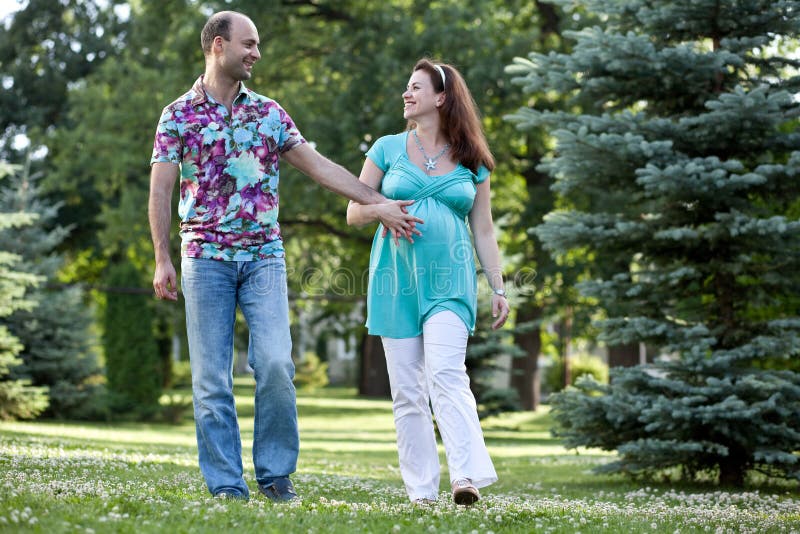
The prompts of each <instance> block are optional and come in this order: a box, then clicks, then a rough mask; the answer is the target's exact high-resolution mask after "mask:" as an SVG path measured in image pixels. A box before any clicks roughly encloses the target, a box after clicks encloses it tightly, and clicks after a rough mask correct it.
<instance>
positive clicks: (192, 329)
mask: <svg viewBox="0 0 800 534" xmlns="http://www.w3.org/2000/svg"><path fill="white" fill-rule="evenodd" d="M181 286H182V290H183V295H184V298H185V301H186V330H187V334H188V338H189V359H190V361H191V369H192V392H193V399H194V417H195V425H196V427H197V448H198V456H199V463H200V470H201V471H202V473H203V476H204V477H205V480H206V484H207V485H208V489H209V491H210V492H211V493H212V494H217V493H219V492H221V491H226V492H229V493H235V494H241V495H242V496H244V497H248V496H249V491H248V487H247V484H245V481H244V478H243V468H242V443H241V436H240V434H239V423H238V419H237V417H236V407H235V405H234V398H233V325H234V319H235V314H236V306H237V304H238V305H239V307H240V308H241V310H242V313H243V315H244V317H245V319H246V320H247V325H248V327H249V330H250V340H249V347H248V363H249V364H250V367H252V368H253V369H254V371H255V381H256V388H255V421H254V426H253V464H254V466H255V472H256V480H257V481H258V482H259V483H264V482H268V481H269V480H270V479H272V478H274V477H281V476H287V475H289V474H291V473H293V472H294V471H295V469H296V466H297V454H298V451H299V448H300V440H299V436H298V430H297V405H296V398H295V388H294V384H293V383H292V379H293V378H294V363H293V362H292V355H291V349H292V341H291V336H290V333H289V302H288V298H287V297H288V295H287V288H286V265H285V263H284V259H283V258H267V259H264V260H259V261H218V260H209V259H195V258H183V259H182V261H181Z"/></svg>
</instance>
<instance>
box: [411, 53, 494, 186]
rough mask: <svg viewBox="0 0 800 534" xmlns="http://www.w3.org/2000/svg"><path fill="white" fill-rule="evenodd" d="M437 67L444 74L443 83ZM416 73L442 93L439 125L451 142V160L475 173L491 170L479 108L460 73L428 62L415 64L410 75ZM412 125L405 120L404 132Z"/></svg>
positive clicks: (492, 164) (413, 125) (423, 61)
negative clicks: (423, 73) (443, 95)
mask: <svg viewBox="0 0 800 534" xmlns="http://www.w3.org/2000/svg"><path fill="white" fill-rule="evenodd" d="M437 67H439V68H441V69H442V71H443V72H444V78H445V79H444V83H443V82H442V75H441V73H440V72H439V69H438V68H437ZM418 70H424V71H425V72H427V73H428V75H429V76H430V77H431V81H432V82H433V88H434V89H435V90H436V92H437V93H441V92H442V91H444V92H445V99H444V103H443V104H442V105H441V106H440V107H439V119H440V121H439V122H440V124H441V130H442V134H444V136H445V137H446V138H447V140H448V142H449V143H450V147H451V150H452V154H453V159H454V160H455V161H458V162H459V163H461V164H462V165H463V166H464V167H466V168H468V169H469V170H471V171H472V172H475V173H477V172H478V167H480V166H481V165H483V166H484V167H486V168H487V169H489V170H490V171H492V170H494V157H493V156H492V152H491V151H490V150H489V144H488V143H487V142H486V136H484V134H483V127H482V126H481V119H480V114H479V113H478V106H477V105H476V104H475V100H474V99H473V98H472V94H471V93H470V92H469V89H468V88H467V84H466V82H465V81H464V78H462V77H461V74H460V73H459V72H458V71H457V70H456V69H455V67H453V66H451V65H447V64H446V63H433V62H432V61H431V60H429V59H420V60H419V61H417V64H416V65H414V69H413V70H412V73H413V72H416V71H418ZM415 126H416V123H414V121H411V120H410V121H408V124H407V129H409V130H411V129H412V128H414V127H415Z"/></svg>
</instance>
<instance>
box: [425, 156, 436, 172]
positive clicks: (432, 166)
mask: <svg viewBox="0 0 800 534" xmlns="http://www.w3.org/2000/svg"><path fill="white" fill-rule="evenodd" d="M425 168H426V169H427V170H429V171H432V170H434V169H435V168H436V162H435V161H433V158H428V161H426V162H425Z"/></svg>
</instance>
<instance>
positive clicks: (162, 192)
mask: <svg viewBox="0 0 800 534" xmlns="http://www.w3.org/2000/svg"><path fill="white" fill-rule="evenodd" d="M176 175H177V166H174V167H173V166H165V165H158V164H156V165H155V166H154V167H153V170H152V175H151V177H150V198H149V200H148V203H147V218H148V220H149V221H150V236H151V237H152V239H153V250H154V252H155V256H156V263H159V262H161V261H169V260H170V250H169V248H170V247H169V231H170V226H171V225H172V208H171V206H170V204H171V202H172V187H173V183H174V181H175V178H176Z"/></svg>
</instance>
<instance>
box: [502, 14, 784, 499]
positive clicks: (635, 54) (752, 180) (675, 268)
mask: <svg viewBox="0 0 800 534" xmlns="http://www.w3.org/2000/svg"><path fill="white" fill-rule="evenodd" d="M562 3H564V4H570V5H572V6H575V5H577V6H579V7H582V8H585V9H587V10H589V11H590V12H593V13H595V14H598V15H600V16H601V18H600V19H599V20H603V21H604V22H603V26H602V27H588V28H585V29H583V30H581V31H576V32H570V33H568V34H566V35H567V37H569V38H571V39H573V40H574V43H575V45H574V48H573V50H572V53H570V54H568V55H567V54H555V53H553V54H550V55H547V56H545V55H540V54H531V55H530V56H529V58H528V59H518V60H517V61H516V62H515V64H514V65H513V66H512V67H510V70H511V71H512V72H514V73H516V74H518V76H517V77H516V78H515V81H516V82H517V83H520V84H522V85H523V87H524V89H525V90H526V91H529V92H534V91H540V90H543V89H549V90H553V91H560V92H563V93H565V94H569V95H570V96H571V98H572V99H573V102H574V103H575V104H576V105H579V106H580V109H582V110H584V112H583V113H582V114H578V115H575V114H569V113H548V112H538V111H537V110H535V109H530V108H526V109H523V110H520V111H519V112H518V113H517V114H515V115H514V116H513V120H515V121H517V122H518V124H519V126H520V127H522V128H535V127H539V126H541V125H546V126H548V127H549V128H551V129H552V130H553V134H554V136H555V137H556V140H557V145H556V149H555V154H554V155H553V157H552V158H551V159H550V160H549V161H548V162H546V163H545V164H544V165H543V167H542V168H543V169H544V170H546V171H547V172H549V173H550V174H551V175H553V176H554V178H555V179H556V183H555V186H554V187H555V190H556V192H557V193H558V194H559V195H560V196H561V200H560V203H561V205H562V206H563V209H561V210H558V211H554V212H552V213H550V214H549V215H548V217H547V218H546V221H545V223H544V224H543V225H541V226H539V227H537V228H536V232H537V235H539V236H540V237H541V238H542V240H543V241H544V243H545V244H546V246H548V247H550V248H551V249H553V250H554V251H556V252H558V253H560V254H567V253H572V254H575V253H580V254H584V255H586V257H592V258H593V259H594V260H593V261H594V264H593V266H592V272H593V273H594V275H595V276H594V278H593V279H591V280H589V281H587V282H585V283H583V284H581V286H580V289H581V290H582V291H583V293H584V294H585V295H586V296H589V297H592V298H595V299H597V301H598V302H599V303H600V305H601V306H602V307H603V308H604V309H605V310H606V313H607V317H606V319H605V320H604V321H601V322H600V323H599V326H600V327H601V329H602V336H603V339H604V341H605V342H606V343H608V344H609V345H612V344H630V343H639V342H645V343H647V344H648V345H650V346H658V347H659V348H660V353H661V356H660V357H659V358H658V359H657V361H656V362H655V363H653V364H651V365H646V366H636V367H629V368H617V369H613V370H612V373H611V383H610V385H608V386H603V385H600V384H598V383H596V382H593V381H591V380H584V381H582V382H581V383H580V384H579V386H578V388H577V389H573V390H570V391H567V392H564V393H562V394H559V395H556V396H555V398H554V399H553V401H552V403H553V413H554V416H555V419H556V422H557V425H558V427H557V429H556V430H555V432H556V434H557V435H560V436H563V437H564V438H565V442H566V444H567V445H568V446H589V447H600V448H603V449H606V450H616V451H617V452H618V458H617V460H616V461H614V462H612V463H611V464H608V465H606V466H604V467H603V468H602V469H603V470H607V471H611V472H622V473H627V474H632V475H646V476H651V475H656V474H662V475H663V474H670V475H674V474H679V475H682V476H685V477H688V478H692V477H700V476H703V477H708V476H714V477H716V478H717V480H718V481H719V482H720V483H722V484H726V485H727V484H731V485H742V484H744V482H745V481H746V476H747V475H748V473H750V472H752V471H762V472H765V473H767V474H770V475H776V476H782V477H787V478H794V479H800V454H798V451H800V374H798V373H797V372H795V371H794V370H793V368H796V367H797V366H796V364H794V363H792V360H791V359H792V358H795V357H796V356H798V353H800V335H799V334H800V317H798V309H800V298H798V295H800V293H799V292H798V289H799V288H800V222H798V215H799V214H800V201H798V196H799V195H798V193H800V150H799V147H800V134H798V131H797V126H798V116H800V105H799V104H798V100H797V99H796V98H795V97H793V95H796V94H797V93H798V90H799V89H800V77H798V75H797V73H798V68H799V67H800V61H798V60H797V59H792V58H791V57H787V54H786V53H785V49H786V48H787V47H788V46H789V45H790V44H791V43H792V42H795V43H796V39H797V37H798V33H799V32H800V2H797V1H789V0H669V1H664V2H651V1H646V0H620V1H618V2H606V1H600V0H584V1H572V0H570V1H569V2H566V1H564V2H562Z"/></svg>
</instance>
